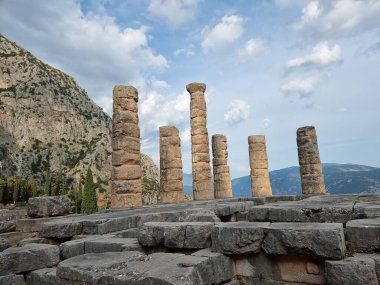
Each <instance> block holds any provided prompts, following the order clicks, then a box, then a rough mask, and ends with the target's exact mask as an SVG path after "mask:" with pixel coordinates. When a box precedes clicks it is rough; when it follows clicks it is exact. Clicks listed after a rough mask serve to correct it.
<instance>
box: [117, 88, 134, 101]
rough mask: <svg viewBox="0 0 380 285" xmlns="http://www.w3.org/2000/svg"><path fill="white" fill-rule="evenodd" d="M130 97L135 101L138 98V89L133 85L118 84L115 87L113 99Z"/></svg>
mask: <svg viewBox="0 0 380 285" xmlns="http://www.w3.org/2000/svg"><path fill="white" fill-rule="evenodd" d="M117 98H129V99H133V100H135V101H137V100H138V91H137V89H136V88H135V87H133V86H125V85H116V86H115V87H114V88H113V99H114V100H115V99H117Z"/></svg>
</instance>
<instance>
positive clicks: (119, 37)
mask: <svg viewBox="0 0 380 285" xmlns="http://www.w3.org/2000/svg"><path fill="white" fill-rule="evenodd" d="M1 13H2V14H1V17H0V26H1V27H2V34H3V35H5V36H7V37H9V39H10V40H12V41H16V42H17V43H18V44H20V45H21V46H23V47H25V48H27V49H28V50H30V51H31V52H32V53H34V54H35V55H36V56H37V57H39V58H41V59H42V60H43V61H45V62H47V63H49V64H51V65H53V66H55V67H57V68H59V69H61V70H63V71H64V72H66V73H68V74H70V75H71V76H73V77H74V78H75V79H76V80H77V82H78V83H79V84H80V85H81V86H82V87H84V88H85V89H86V90H87V92H88V94H89V95H90V96H91V97H92V98H93V99H95V101H96V102H97V103H98V104H99V105H100V106H101V107H103V108H104V109H105V110H107V111H108V112H109V111H110V107H109V102H108V100H107V99H106V98H107V97H109V98H112V88H113V86H114V85H116V84H131V82H133V81H136V80H137V81H141V77H142V74H144V73H145V71H153V70H161V69H164V68H166V67H167V66H168V64H167V61H166V59H165V57H164V56H162V55H160V54H156V53H155V52H154V50H153V49H152V48H151V47H150V46H149V40H148V38H149V37H148V29H147V28H146V27H144V26H140V27H137V28H130V27H123V28H122V27H120V26H119V25H118V24H117V23H116V21H115V19H114V18H113V17H110V16H108V15H107V14H106V12H105V11H103V12H102V13H100V14H94V12H89V13H87V14H84V13H83V11H82V10H81V7H80V4H79V2H78V1H75V0H67V1H45V0H35V1H6V2H2V4H1Z"/></svg>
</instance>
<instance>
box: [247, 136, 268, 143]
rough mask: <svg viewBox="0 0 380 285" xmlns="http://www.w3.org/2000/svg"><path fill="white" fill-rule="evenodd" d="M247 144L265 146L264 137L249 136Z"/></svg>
mask: <svg viewBox="0 0 380 285" xmlns="http://www.w3.org/2000/svg"><path fill="white" fill-rule="evenodd" d="M248 144H265V136H260V135H255V136H249V137H248Z"/></svg>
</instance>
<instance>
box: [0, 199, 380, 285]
mask: <svg viewBox="0 0 380 285" xmlns="http://www.w3.org/2000/svg"><path fill="white" fill-rule="evenodd" d="M378 252H380V194H363V195H340V196H333V195H323V196H271V197H261V198H241V199H217V200H206V201H192V202H187V203H181V204H167V205H157V206H145V207H141V208H129V209H113V210H108V211H103V212H101V213H97V214H93V215H89V216H74V217H63V218H60V219H54V220H52V221H48V222H45V223H42V225H41V227H40V228H39V237H38V238H34V239H28V240H25V241H22V242H20V243H19V246H17V247H11V248H8V249H5V250H4V251H2V252H1V253H0V275H1V276H0V284H16V285H17V284H30V285H37V284H38V285H47V284H64V285H66V284H67V285H68V284H73V285H76V284H78V285H79V284H81V285H82V284H85V285H87V284H88V285H89V284H110V285H113V284H115V285H116V284H117V285H119V284H230V285H231V284H276V285H280V284H284V285H285V284H288V285H290V284H355V285H360V284H363V285H364V284H366V285H367V284H369V285H372V284H378V280H380V255H379V254H378Z"/></svg>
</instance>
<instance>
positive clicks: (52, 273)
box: [26, 268, 58, 285]
mask: <svg viewBox="0 0 380 285" xmlns="http://www.w3.org/2000/svg"><path fill="white" fill-rule="evenodd" d="M56 273H57V268H43V269H39V270H36V271H32V272H30V273H28V274H27V275H26V281H27V284H28V285H56V284H58V283H57V280H56Z"/></svg>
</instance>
